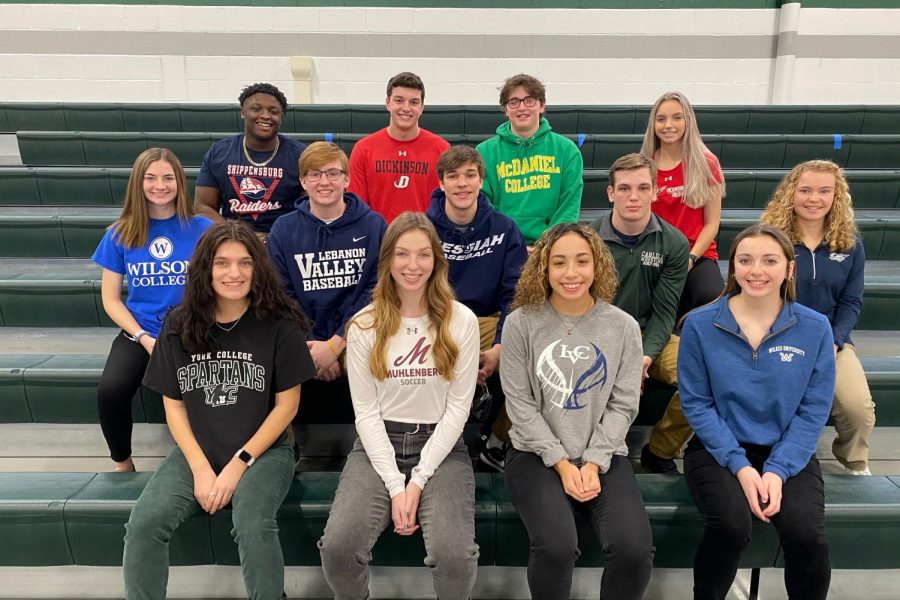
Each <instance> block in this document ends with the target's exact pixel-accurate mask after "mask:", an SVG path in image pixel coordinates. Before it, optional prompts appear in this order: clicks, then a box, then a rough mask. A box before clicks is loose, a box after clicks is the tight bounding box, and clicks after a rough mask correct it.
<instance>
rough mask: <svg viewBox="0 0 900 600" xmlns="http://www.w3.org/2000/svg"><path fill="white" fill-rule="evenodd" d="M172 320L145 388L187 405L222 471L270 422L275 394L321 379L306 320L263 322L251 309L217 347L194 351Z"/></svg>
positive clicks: (200, 439)
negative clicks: (184, 342)
mask: <svg viewBox="0 0 900 600" xmlns="http://www.w3.org/2000/svg"><path fill="white" fill-rule="evenodd" d="M172 318H173V317H171V316H170V317H168V318H167V319H166V322H165V324H164V325H163V328H162V331H161V332H160V335H159V338H158V339H157V342H156V347H155V348H154V349H153V354H152V355H151V356H150V364H149V365H148V367H147V373H146V375H145V376H144V385H145V386H147V387H148V388H150V389H152V390H154V391H157V392H159V393H160V394H162V395H164V396H168V397H169V398H172V399H174V400H181V401H183V402H184V403H185V409H186V410H187V416H188V421H189V422H190V425H191V430H192V431H193V433H194V437H195V438H196V439H197V443H198V444H200V448H201V449H202V450H203V452H204V454H206V458H207V460H209V464H210V466H212V468H213V470H214V471H215V472H216V473H219V472H220V471H221V470H222V469H223V468H224V467H225V465H227V464H228V462H229V461H230V460H231V458H232V457H233V456H234V453H235V452H237V451H238V450H239V449H240V448H241V447H243V445H244V444H246V443H247V440H249V439H250V438H251V437H253V434H255V433H256V431H257V430H258V429H259V427H260V425H262V422H263V421H264V420H265V419H266V417H267V416H268V414H269V412H271V410H272V408H273V407H274V406H275V394H276V393H277V392H283V391H284V390H288V389H290V388H292V387H294V386H295V385H297V384H300V383H303V382H304V381H306V380H308V379H311V378H312V377H313V376H315V373H316V371H315V366H314V365H313V361H312V358H311V357H310V355H309V350H308V349H307V347H306V336H305V334H304V332H303V329H302V328H301V326H300V325H299V324H298V323H295V322H293V321H288V320H283V319H275V318H265V319H258V318H256V317H255V316H254V315H253V314H252V309H250V310H248V311H247V313H245V314H244V316H243V317H241V320H240V321H239V322H238V323H237V324H236V325H235V327H234V329H231V330H230V331H224V330H222V329H220V328H218V327H216V328H215V329H214V337H215V339H216V342H217V349H216V350H210V351H209V352H198V353H190V352H187V351H186V350H185V349H184V347H182V345H181V340H180V339H179V337H178V335H177V334H175V333H174V332H173V330H172ZM229 327H230V325H229ZM276 443H278V442H276Z"/></svg>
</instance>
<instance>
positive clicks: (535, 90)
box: [500, 73, 547, 108]
mask: <svg viewBox="0 0 900 600" xmlns="http://www.w3.org/2000/svg"><path fill="white" fill-rule="evenodd" d="M517 87H523V88H525V91H526V92H528V95H529V96H531V97H533V98H537V100H538V102H540V103H541V104H546V103H547V88H545V87H544V84H543V83H541V81H540V80H539V79H538V78H537V77H532V76H531V75H526V74H525V73H519V74H518V75H513V76H512V77H508V78H507V79H506V81H504V82H503V87H501V88H500V106H501V108H505V107H506V103H507V102H508V101H509V97H510V96H511V95H512V93H513V90H514V89H516V88H517Z"/></svg>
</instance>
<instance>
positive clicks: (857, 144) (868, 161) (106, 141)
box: [16, 131, 900, 169]
mask: <svg viewBox="0 0 900 600" xmlns="http://www.w3.org/2000/svg"><path fill="white" fill-rule="evenodd" d="M229 135H232V133H231V132H212V133H209V132H206V133H195V132H188V133H146V132H136V133H132V132H81V131H18V132H16V138H17V139H18V142H19V151H20V153H21V155H22V162H23V163H25V164H26V165H30V166H81V165H85V166H91V165H92V166H101V167H128V166H131V164H132V163H133V161H134V158H133V157H134V156H137V155H138V154H140V153H141V152H142V151H144V150H146V149H147V148H151V147H154V146H164V147H166V148H171V149H172V150H173V151H174V152H175V154H176V155H177V156H178V158H179V159H180V160H181V162H182V164H183V165H185V166H199V165H200V164H201V162H202V161H203V155H204V154H205V153H206V150H208V149H209V145H210V144H211V143H212V142H213V141H216V140H220V139H222V138H225V137H227V136H229ZM287 135H288V137H291V138H294V139H296V140H299V141H301V142H304V143H309V142H314V141H317V140H323V139H324V140H328V141H333V142H334V143H336V144H338V145H339V146H340V147H341V148H343V150H344V151H345V152H347V153H348V154H349V153H350V152H352V151H353V145H354V144H356V142H357V141H359V140H360V139H361V138H362V137H364V135H363V134H359V133H333V134H325V133H289V134H287ZM565 135H566V137H568V138H570V139H571V140H572V141H573V142H575V143H576V144H578V146H579V148H580V149H581V154H582V158H583V159H584V167H585V168H586V169H603V168H607V167H608V166H609V165H610V164H612V163H613V161H615V160H616V158H618V157H619V156H622V155H623V154H627V153H629V152H637V151H639V150H640V149H641V141H642V140H643V136H642V135H640V134H606V133H591V134H568V133H567V134H565ZM443 137H444V138H445V139H446V140H447V141H448V142H450V143H451V144H454V145H455V144H469V145H477V144H479V143H480V142H483V141H484V140H486V139H488V138H489V137H491V135H490V134H486V133H484V134H444V136H443ZM703 140H704V142H705V143H706V145H707V146H708V147H709V149H710V151H711V152H712V153H713V154H715V155H716V156H718V157H719V161H720V162H721V163H722V164H723V165H725V166H727V167H728V168H731V169H789V168H790V167H793V166H794V165H795V164H797V163H798V162H802V161H804V160H808V158H809V157H814V158H824V159H829V160H832V161H834V162H836V163H837V164H839V165H840V166H842V167H846V168H848V169H893V168H896V167H897V165H898V164H900V134H846V135H821V134H820V135H807V134H797V135H794V134H762V135H759V134H737V133H725V134H708V135H704V136H703Z"/></svg>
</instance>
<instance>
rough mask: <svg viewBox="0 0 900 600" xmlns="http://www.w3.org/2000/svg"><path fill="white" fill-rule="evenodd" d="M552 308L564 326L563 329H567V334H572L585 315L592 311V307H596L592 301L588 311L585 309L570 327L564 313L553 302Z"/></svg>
mask: <svg viewBox="0 0 900 600" xmlns="http://www.w3.org/2000/svg"><path fill="white" fill-rule="evenodd" d="M550 308H551V309H552V310H553V314H554V315H556V318H557V319H559V322H560V324H561V325H562V326H563V329H565V330H566V335H572V332H573V331H575V328H576V327H578V324H579V323H581V320H582V319H583V318H584V315H586V314H588V313H589V312H591V309H592V308H594V303H593V302H591V305H590V306H589V307H588V309H587V310H586V311H584V312H583V313H581V316H580V317H578V320H577V321H575V323H574V324H573V325H572V326H571V327H569V326H568V325H567V324H566V322H565V321H564V320H563V318H562V315H561V314H559V312H558V311H557V310H556V308H555V307H554V306H553V305H552V304H551V305H550Z"/></svg>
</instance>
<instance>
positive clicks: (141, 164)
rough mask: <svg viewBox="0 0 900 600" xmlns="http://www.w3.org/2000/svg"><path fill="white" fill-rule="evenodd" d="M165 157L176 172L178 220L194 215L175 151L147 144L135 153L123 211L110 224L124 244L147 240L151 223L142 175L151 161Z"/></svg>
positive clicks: (131, 245) (143, 243)
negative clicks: (142, 149) (143, 148)
mask: <svg viewBox="0 0 900 600" xmlns="http://www.w3.org/2000/svg"><path fill="white" fill-rule="evenodd" d="M160 160H164V161H166V162H167V163H169V164H170V165H171V166H172V170H173V171H174V172H175V185H176V188H177V192H176V194H175V215H176V216H177V217H178V220H179V222H181V223H187V222H188V221H190V220H191V217H193V216H194V207H193V205H192V204H191V196H190V193H189V192H188V186H187V180H186V179H185V176H184V169H183V168H182V167H181V162H180V161H179V160H178V157H177V156H175V153H174V152H172V151H171V150H169V149H168V148H148V149H146V150H144V151H143V152H141V153H140V154H138V157H137V158H136V159H134V166H132V167H131V174H130V175H129V176H128V185H127V186H126V188H125V202H124V205H123V206H122V214H121V215H119V218H118V219H116V220H115V222H114V223H113V224H112V225H110V226H109V229H112V230H113V232H114V233H115V235H116V239H117V241H118V242H119V243H120V244H122V245H123V246H125V247H126V248H143V247H144V246H146V245H147V242H149V241H150V240H148V239H147V231H148V229H149V227H150V215H149V213H148V212H147V198H146V197H145V196H144V175H145V174H146V173H147V169H149V168H150V165H151V164H153V163H155V162H157V161H160Z"/></svg>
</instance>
